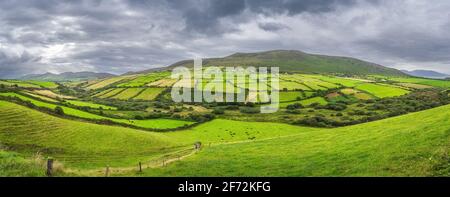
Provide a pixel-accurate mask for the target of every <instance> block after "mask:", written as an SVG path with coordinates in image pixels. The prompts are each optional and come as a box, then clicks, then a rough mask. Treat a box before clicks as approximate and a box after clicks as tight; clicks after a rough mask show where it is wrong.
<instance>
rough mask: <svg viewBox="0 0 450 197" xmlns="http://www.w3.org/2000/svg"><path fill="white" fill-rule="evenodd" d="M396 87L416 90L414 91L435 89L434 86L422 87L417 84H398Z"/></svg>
mask: <svg viewBox="0 0 450 197" xmlns="http://www.w3.org/2000/svg"><path fill="white" fill-rule="evenodd" d="M395 85H399V86H403V87H407V88H414V89H427V88H433V86H428V85H421V84H415V83H396V84H395Z"/></svg>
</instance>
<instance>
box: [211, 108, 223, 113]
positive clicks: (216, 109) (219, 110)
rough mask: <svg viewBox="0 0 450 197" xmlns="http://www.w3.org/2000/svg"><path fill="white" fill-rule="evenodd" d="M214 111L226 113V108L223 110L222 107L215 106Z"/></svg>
mask: <svg viewBox="0 0 450 197" xmlns="http://www.w3.org/2000/svg"><path fill="white" fill-rule="evenodd" d="M212 113H213V114H224V113H225V110H223V109H222V108H220V107H216V108H214V110H213V111H212Z"/></svg>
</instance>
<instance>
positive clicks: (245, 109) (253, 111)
mask: <svg viewBox="0 0 450 197" xmlns="http://www.w3.org/2000/svg"><path fill="white" fill-rule="evenodd" d="M239 111H240V112H241V113H246V114H256V113H259V112H260V109H259V108H258V107H241V108H239Z"/></svg>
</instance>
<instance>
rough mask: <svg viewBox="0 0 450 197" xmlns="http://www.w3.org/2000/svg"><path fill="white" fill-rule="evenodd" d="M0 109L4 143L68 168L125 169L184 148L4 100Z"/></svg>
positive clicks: (163, 138) (151, 135) (148, 134)
mask: <svg viewBox="0 0 450 197" xmlns="http://www.w3.org/2000/svg"><path fill="white" fill-rule="evenodd" d="M0 108H1V110H0V116H1V117H2V118H1V119H0V121H1V124H0V139H1V141H2V143H3V144H6V145H8V146H10V147H14V148H15V149H16V150H17V151H20V152H22V153H28V154H34V153H36V152H37V151H41V152H42V153H43V154H45V155H50V156H52V157H54V158H56V159H57V160H59V161H61V162H62V163H63V164H64V165H66V166H67V167H72V166H77V167H80V168H89V167H100V166H101V167H104V166H106V165H110V166H124V165H125V166H126V165H130V164H135V163H137V162H138V161H139V160H143V161H144V160H145V159H149V158H151V157H153V156H154V155H155V154H162V153H164V152H167V151H171V149H176V148H177V147H178V146H181V145H183V144H181V143H177V142H176V141H174V140H172V139H170V138H168V137H166V136H164V135H163V134H160V133H155V132H145V131H138V130H133V129H128V128H123V127H114V126H104V125H96V124H90V123H82V122H77V121H72V120H65V119H61V118H58V117H54V116H50V115H46V114H43V113H41V112H37V111H35V110H31V109H28V108H25V107H22V106H19V105H16V104H12V103H8V102H4V101H0ZM42 122H45V124H42ZM10 131H14V132H13V133H10Z"/></svg>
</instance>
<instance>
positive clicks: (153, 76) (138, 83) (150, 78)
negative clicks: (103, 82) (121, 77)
mask: <svg viewBox="0 0 450 197" xmlns="http://www.w3.org/2000/svg"><path fill="white" fill-rule="evenodd" d="M169 76H170V72H156V73H150V74H146V75H143V76H139V77H137V78H135V79H133V80H130V81H127V82H124V83H121V84H119V85H117V87H142V86H145V85H147V84H149V83H152V82H154V81H157V80H160V79H163V78H168V77H169Z"/></svg>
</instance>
